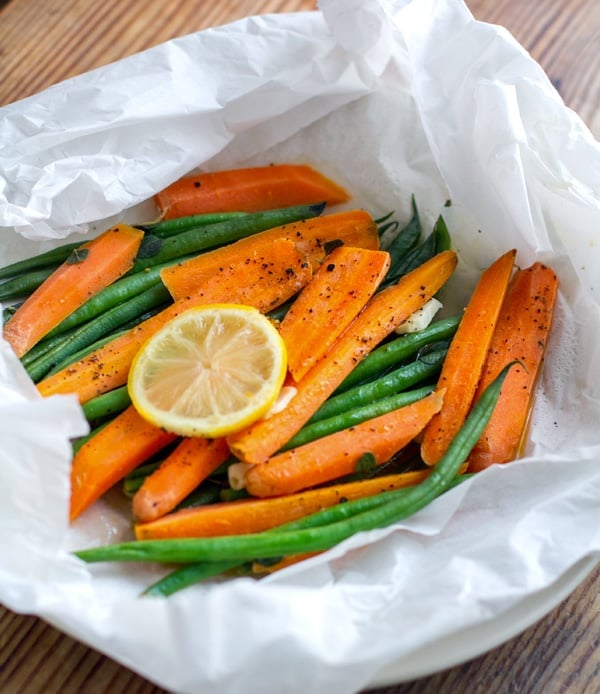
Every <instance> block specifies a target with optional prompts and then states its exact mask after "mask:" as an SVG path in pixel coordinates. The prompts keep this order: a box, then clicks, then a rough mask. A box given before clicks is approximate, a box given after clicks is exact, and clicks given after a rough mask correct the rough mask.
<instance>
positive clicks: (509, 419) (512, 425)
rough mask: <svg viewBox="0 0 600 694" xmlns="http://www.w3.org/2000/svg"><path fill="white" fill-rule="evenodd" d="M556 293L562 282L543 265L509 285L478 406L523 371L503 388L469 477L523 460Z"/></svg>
mask: <svg viewBox="0 0 600 694" xmlns="http://www.w3.org/2000/svg"><path fill="white" fill-rule="evenodd" d="M557 291H558V277H557V276H556V274H555V273H554V271H553V270H551V269H550V268H549V267H547V266H546V265H543V264H542V263H539V262H537V263H534V264H533V265H532V266H530V267H528V268H526V269H525V270H517V272H516V273H515V276H514V277H513V279H512V281H511V283H510V286H509V288H508V292H507V295H506V298H505V300H504V303H503V305H502V310H501V312H500V317H499V319H498V324H497V326H496V330H495V331H494V335H493V337H492V342H491V345H490V348H489V351H488V354H487V358H486V361H485V364H484V367H483V374H482V377H481V381H480V382H479V386H478V388H477V392H476V394H475V400H477V399H478V398H479V395H480V394H481V393H482V392H483V390H484V389H485V387H486V386H487V385H488V384H489V383H490V382H491V381H492V380H493V379H494V376H496V375H498V373H499V372H500V371H501V370H502V368H503V367H504V366H505V365H506V364H508V363H510V362H511V361H514V360H518V361H519V362H521V365H516V366H515V367H513V368H512V369H511V370H510V371H509V373H508V376H507V377H506V379H505V380H504V383H503V384H502V390H501V391H500V397H499V399H498V402H497V404H496V407H495V409H494V412H493V414H492V416H491V418H490V420H489V422H488V424H487V427H486V428H485V430H484V432H483V434H482V435H481V438H480V439H479V441H478V442H477V444H475V447H474V448H473V450H472V451H471V455H470V456H469V472H479V471H480V470H483V469H485V468H486V467H489V466H490V465H492V464H493V463H507V462H509V461H511V460H514V459H515V458H516V457H517V456H518V454H519V450H520V448H521V445H522V442H523V437H524V434H525V431H526V427H527V422H528V419H529V415H530V412H531V407H532V404H533V397H534V390H535V384H536V382H537V379H538V376H539V373H540V370H541V367H542V364H543V360H544V352H545V349H546V344H547V342H548V335H549V333H550V329H551V327H552V317H553V313H554V305H555V302H556V294H557Z"/></svg>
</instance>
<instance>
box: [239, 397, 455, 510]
mask: <svg viewBox="0 0 600 694" xmlns="http://www.w3.org/2000/svg"><path fill="white" fill-rule="evenodd" d="M443 400H444V396H443V391H440V390H436V391H434V392H433V393H431V394H430V395H427V396H426V397H424V398H421V400H417V401H416V402H413V403H412V404H410V405H406V406H405V407H400V408H399V409H397V410H393V411H392V412H388V413H387V414H384V415H380V416H379V417H374V418H373V419H369V420H368V421H366V422H362V423H361V424H357V425H356V426H354V427H350V428H349V429H343V430H342V431H338V432H336V433H335V434H330V435H329V436H324V437H323V438H321V439H319V440H318V441H311V442H310V443H307V444H305V445H304V446H298V448H292V449H290V450H289V451H284V452H283V453H279V454H278V455H275V456H273V457H272V458H270V459H269V460H267V461H266V462H264V463H260V464H258V465H253V466H252V467H251V468H250V469H249V470H247V471H246V490H247V491H248V493H249V494H250V495H251V496H258V497H272V496H280V495H282V494H293V493H294V492H298V491H300V490H302V489H308V488H309V487H314V486H316V485H318V484H324V483H325V482H331V481H332V480H336V479H339V478H340V477H343V476H345V475H350V474H352V473H353V472H356V466H357V464H358V462H359V461H360V459H361V457H362V456H364V455H365V454H367V453H368V454H371V455H372V456H373V457H374V459H375V462H376V464H377V465H381V464H382V463H385V462H386V461H388V460H389V459H390V458H391V457H392V456H393V455H394V453H397V452H398V451H400V450H402V449H403V448H404V447H405V446H407V445H408V444H409V443H410V442H411V441H412V440H413V439H414V438H415V437H416V436H417V435H418V434H419V433H420V432H421V431H422V430H423V428H424V427H425V425H426V424H427V423H428V422H429V421H430V420H431V418H432V417H433V415H434V414H436V413H437V412H439V410H440V408H441V407H442V402H443Z"/></svg>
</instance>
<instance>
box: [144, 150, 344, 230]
mask: <svg viewBox="0 0 600 694" xmlns="http://www.w3.org/2000/svg"><path fill="white" fill-rule="evenodd" d="M349 199H350V195H349V194H348V192H347V191H346V190H344V189H343V188H342V187H341V186H339V185H337V184H336V183H334V182H333V181H332V180H331V179H329V178H327V177H326V176H324V175H323V174H321V173H319V172H318V171H316V170H315V169H313V168H311V167H310V166H305V165H302V164H279V165H273V166H257V167H252V168H246V169H233V170H230V171H215V172H211V173H198V174H192V175H190V176H185V177H184V178H181V179H180V180H178V181H175V182H174V183H172V184H171V185H170V186H168V187H167V188H165V189H164V190H163V191H161V192H160V193H158V194H157V195H156V196H155V201H156V204H157V205H158V207H159V208H160V210H161V212H162V215H163V217H164V218H165V219H171V218H173V217H184V216H186V215H192V214H201V213H204V212H235V211H239V212H258V211H260V210H268V209H273V208H276V207H287V206H291V205H302V204H305V203H306V204H310V203H317V202H326V203H327V204H328V205H335V204H338V203H341V202H346V201H347V200H349Z"/></svg>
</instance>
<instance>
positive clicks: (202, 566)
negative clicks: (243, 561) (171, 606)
mask: <svg viewBox="0 0 600 694" xmlns="http://www.w3.org/2000/svg"><path fill="white" fill-rule="evenodd" d="M238 566H240V562H239V561H236V560H235V559H234V560H229V561H222V562H218V561H217V562H202V563H199V564H186V565H184V566H181V567H179V568H178V569H175V571H172V572H171V573H170V574H168V575H167V576H164V577H163V578H161V579H159V580H158V581H156V583H153V584H152V585H151V586H149V587H148V588H146V590H145V591H144V592H143V593H142V595H152V596H161V597H163V598H167V597H169V596H170V595H173V593H177V592H178V591H180V590H183V589H184V588H188V587H189V586H192V585H195V584H196V583H199V582H200V581H204V580H206V579H207V578H214V577H215V576H219V575H221V574H224V573H225V572H227V571H229V570H230V569H235V568H236V567H238Z"/></svg>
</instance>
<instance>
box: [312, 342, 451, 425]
mask: <svg viewBox="0 0 600 694" xmlns="http://www.w3.org/2000/svg"><path fill="white" fill-rule="evenodd" d="M446 353H447V350H445V349H443V350H438V351H435V352H429V353H427V354H426V355H424V356H423V357H419V358H418V359H416V360H415V361H413V362H411V363H410V364H405V365H404V366H401V367H400V368H398V369H395V370H394V371H391V372H390V373H387V374H384V375H383V376H380V377H379V378H377V379H375V380H374V381H370V382H369V383H364V384H362V385H358V386H354V387H353V388H349V389H348V390H345V391H344V392H343V393H340V394H339V395H332V396H331V397H330V398H329V399H328V400H326V401H325V402H324V403H323V404H322V405H321V407H319V409H318V410H317V411H316V412H315V413H314V414H313V416H312V417H311V418H310V420H309V422H310V423H313V422H318V421H320V420H322V419H328V418H329V417H333V416H334V415H340V414H342V413H344V412H348V411H349V410H350V409H353V408H355V407H362V406H364V405H369V404H370V403H373V402H374V401H375V400H378V399H380V398H384V397H387V396H388V395H393V394H395V393H399V392H400V391H403V390H406V389H407V388H410V387H412V386H414V385H416V384H417V383H421V382H422V381H424V380H425V379H427V378H431V377H432V376H435V375H437V374H438V373H439V372H440V369H441V368H442V364H443V362H444V359H445V357H446Z"/></svg>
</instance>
